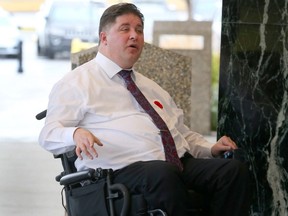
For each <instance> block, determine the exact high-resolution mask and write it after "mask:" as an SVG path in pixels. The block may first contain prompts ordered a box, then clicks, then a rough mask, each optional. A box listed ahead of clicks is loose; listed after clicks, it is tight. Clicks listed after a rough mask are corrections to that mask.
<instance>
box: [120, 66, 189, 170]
mask: <svg viewBox="0 0 288 216" xmlns="http://www.w3.org/2000/svg"><path fill="white" fill-rule="evenodd" d="M131 73H132V71H129V70H121V71H120V72H119V75H120V76H121V77H122V78H123V79H124V81H125V83H126V86H127V89H128V90H129V91H130V92H131V94H132V95H133V96H134V98H135V99H136V101H137V102H138V103H139V104H140V106H141V107H142V108H143V109H144V110H145V111H146V112H147V113H148V114H149V115H150V117H151V118H152V120H153V122H154V124H155V125H156V126H157V127H158V129H159V130H160V133H161V138H162V143H163V146H164V151H165V157H166V161H169V162H172V163H174V164H176V165H177V166H178V167H179V168H180V170H181V171H182V170H183V165H182V163H181V161H180V159H179V157H178V154H177V150H176V146H175V142H174V139H173V137H172V135H171V133H170V131H169V129H168V127H167V125H166V123H165V122H164V121H163V119H162V118H161V117H160V115H159V114H158V113H157V112H156V110H155V109H154V108H153V107H152V105H151V104H150V103H149V101H148V100H147V99H146V97H145V96H144V95H143V93H142V92H141V91H140V89H139V88H138V87H137V85H136V84H135V82H134V81H133V80H132V78H131Z"/></svg>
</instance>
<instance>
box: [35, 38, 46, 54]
mask: <svg viewBox="0 0 288 216" xmlns="http://www.w3.org/2000/svg"><path fill="white" fill-rule="evenodd" d="M37 55H38V56H44V52H43V49H42V48H41V46H40V43H39V40H37Z"/></svg>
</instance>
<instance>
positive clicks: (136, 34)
mask: <svg viewBox="0 0 288 216" xmlns="http://www.w3.org/2000/svg"><path fill="white" fill-rule="evenodd" d="M100 37H101V46H103V50H104V53H103V54H104V55H106V56H107V57H108V58H110V59H111V60H112V61H114V62H115V63H117V64H118V65H119V66H120V67H121V68H124V69H127V68H131V67H132V66H133V65H134V63H135V62H136V61H137V60H138V58H139V57H140V55H141V52H142V48H143V45H144V35H143V25H142V22H141V19H140V18H139V17H138V16H135V15H134V14H125V15H122V16H119V17H117V18H116V21H115V23H113V24H112V25H110V26H108V27H107V28H105V30H104V31H103V32H101V34H100Z"/></svg>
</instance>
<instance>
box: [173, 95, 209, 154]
mask: <svg viewBox="0 0 288 216" xmlns="http://www.w3.org/2000/svg"><path fill="white" fill-rule="evenodd" d="M171 106H172V107H174V112H175V114H176V116H177V125H176V127H177V130H178V131H179V132H180V133H181V134H182V136H183V137H184V139H185V140H186V142H187V143H188V145H189V149H188V151H189V153H190V154H191V155H192V156H193V157H195V158H213V156H212V153H211V148H212V146H213V145H214V143H211V142H209V141H208V140H206V139H205V137H204V136H202V135H201V134H199V133H197V132H194V131H192V130H191V129H189V128H188V127H187V126H186V125H185V124H184V114H183V110H182V109H179V108H177V105H176V104H175V102H174V101H173V99H172V98H171Z"/></svg>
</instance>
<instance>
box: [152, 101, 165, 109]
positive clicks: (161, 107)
mask: <svg viewBox="0 0 288 216" xmlns="http://www.w3.org/2000/svg"><path fill="white" fill-rule="evenodd" d="M154 104H155V105H156V106H158V107H159V108H160V109H163V105H162V104H161V103H160V102H159V101H154Z"/></svg>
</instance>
